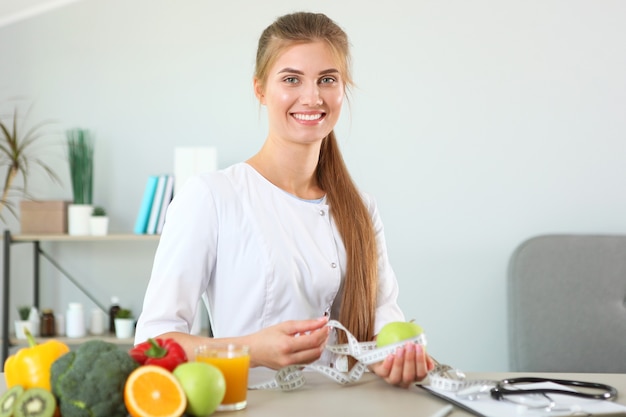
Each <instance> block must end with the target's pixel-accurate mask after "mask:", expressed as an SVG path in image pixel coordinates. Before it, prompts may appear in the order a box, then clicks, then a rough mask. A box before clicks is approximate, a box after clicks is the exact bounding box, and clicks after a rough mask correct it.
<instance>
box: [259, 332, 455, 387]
mask: <svg viewBox="0 0 626 417" xmlns="http://www.w3.org/2000/svg"><path fill="white" fill-rule="evenodd" d="M327 326H329V327H332V328H335V329H339V330H343V331H344V332H345V333H346V336H347V337H348V343H347V344H342V345H330V346H326V349H328V350H329V351H331V352H332V353H335V354H339V355H344V356H348V355H349V356H352V357H353V358H354V359H356V360H357V363H356V364H355V365H354V366H353V367H352V369H351V370H350V371H349V372H342V371H340V370H338V369H337V368H332V367H330V366H324V365H319V364H309V365H291V366H287V367H285V368H282V369H280V370H278V372H276V374H275V376H274V379H272V380H269V381H266V382H262V383H260V384H255V385H251V386H249V387H248V388H249V389H280V390H283V391H291V390H295V389H298V388H300V387H301V386H303V385H304V384H305V382H306V381H305V377H304V373H303V372H302V371H304V370H305V369H306V370H313V371H317V372H319V373H321V374H323V375H326V376H327V377H328V378H330V379H332V380H334V381H335V382H337V383H339V384H342V385H345V384H349V383H352V382H356V381H358V380H359V379H360V378H361V376H362V375H363V373H364V372H365V371H366V370H367V365H371V364H374V363H377V362H380V361H382V360H384V359H385V358H386V357H387V356H389V355H390V354H392V353H395V351H396V349H398V347H401V346H404V344H405V343H407V342H413V343H416V344H419V345H422V346H426V336H425V335H424V334H423V333H422V334H420V335H419V336H417V337H414V338H411V339H407V340H403V341H402V342H398V343H394V344H391V345H387V346H384V347H380V348H379V347H376V342H359V341H358V340H357V339H356V338H355V337H354V336H353V335H352V334H351V333H350V332H349V331H348V329H346V328H345V327H344V326H343V325H342V324H341V323H339V322H338V321H336V320H330V321H329V322H328V323H327ZM444 368H445V370H444ZM455 376H456V379H455ZM461 376H462V379H461ZM429 377H430V378H431V385H432V384H433V382H435V383H437V384H447V385H446V386H449V387H451V388H453V387H452V385H453V384H452V382H457V383H459V384H457V385H459V387H460V383H461V382H465V381H464V378H465V376H464V375H463V373H462V372H460V371H458V370H453V369H452V368H450V367H449V366H447V365H439V366H438V367H435V369H434V370H433V371H431V372H430V373H429ZM440 380H441V381H440ZM445 380H448V381H450V382H445ZM459 387H454V388H455V389H459Z"/></svg>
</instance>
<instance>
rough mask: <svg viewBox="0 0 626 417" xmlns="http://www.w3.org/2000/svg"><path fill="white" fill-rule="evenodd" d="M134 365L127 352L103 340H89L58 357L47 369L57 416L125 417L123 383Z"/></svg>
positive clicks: (135, 366)
mask: <svg viewBox="0 0 626 417" xmlns="http://www.w3.org/2000/svg"><path fill="white" fill-rule="evenodd" d="M138 366H139V364H138V363H137V362H135V360H134V359H133V358H131V357H130V355H129V354H128V352H126V351H124V350H122V349H120V348H119V347H118V346H117V345H115V344H113V343H109V342H105V341H103V340H90V341H88V342H85V343H83V344H81V345H80V346H79V347H78V348H77V349H76V350H75V351H70V352H68V353H66V354H65V355H63V356H61V357H60V358H58V359H57V360H56V361H55V362H54V363H53V364H52V368H51V369H50V383H51V385H52V393H53V394H54V396H55V397H56V398H57V401H58V403H59V407H60V411H61V415H62V416H63V417H118V416H119V417H126V416H127V415H128V411H126V406H125V405H124V384H125V383H126V379H127V378H128V375H129V374H130V373H131V372H132V371H133V370H134V369H135V368H137V367H138Z"/></svg>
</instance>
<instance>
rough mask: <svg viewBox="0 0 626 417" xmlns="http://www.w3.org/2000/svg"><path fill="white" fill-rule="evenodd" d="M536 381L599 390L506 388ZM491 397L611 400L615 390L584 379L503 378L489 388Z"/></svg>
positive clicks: (499, 398) (500, 398)
mask: <svg viewBox="0 0 626 417" xmlns="http://www.w3.org/2000/svg"><path fill="white" fill-rule="evenodd" d="M537 382H553V383H555V384H560V385H564V386H569V387H578V388H587V389H592V390H599V391H600V392H595V393H591V392H581V391H577V390H565V389H556V388H531V389H526V388H523V389H522V388H507V387H513V386H515V384H524V383H537ZM490 392H491V397H492V398H494V399H496V400H502V399H504V397H505V396H507V395H528V394H562V395H569V396H573V397H578V398H587V399H591V400H612V399H613V398H615V397H617V390H616V389H615V388H614V387H612V386H610V385H607V384H601V383H598V382H586V381H572V380H567V379H552V378H534V377H523V378H511V379H503V380H501V381H499V382H497V383H496V386H495V387H493V388H491V390H490Z"/></svg>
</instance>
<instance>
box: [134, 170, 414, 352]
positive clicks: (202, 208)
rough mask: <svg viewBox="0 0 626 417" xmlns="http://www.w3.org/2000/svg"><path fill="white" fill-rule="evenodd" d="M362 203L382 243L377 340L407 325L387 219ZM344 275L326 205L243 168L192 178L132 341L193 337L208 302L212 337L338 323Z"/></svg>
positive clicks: (162, 246) (169, 220) (180, 197)
mask: <svg viewBox="0 0 626 417" xmlns="http://www.w3.org/2000/svg"><path fill="white" fill-rule="evenodd" d="M364 199H365V202H366V205H367V207H368V209H369V212H370V213H371V215H372V220H373V224H374V228H375V230H376V238H377V243H378V259H379V260H378V268H379V290H378V305H377V309H376V323H375V331H376V332H378V331H379V330H380V328H381V327H382V326H383V325H384V324H385V323H387V322H390V321H398V320H404V315H403V313H402V311H401V310H400V308H399V306H398V304H397V295H398V285H397V281H396V277H395V274H394V272H393V270H392V268H391V266H390V264H389V260H388V258H387V249H386V244H385V238H384V234H383V225H382V222H381V219H380V217H379V214H378V211H377V208H376V205H375V202H374V201H373V200H372V199H371V198H369V197H368V196H367V195H365V194H364ZM345 265H346V253H345V248H344V246H343V243H342V240H341V237H340V235H339V232H338V231H337V228H336V226H335V223H334V221H333V220H332V219H331V218H330V216H329V206H328V205H326V204H325V200H322V202H321V203H317V202H310V201H304V200H301V199H298V198H296V197H294V196H293V195H291V194H288V193H286V192H284V191H283V190H281V189H279V188H278V187H276V186H275V185H273V184H272V183H270V182H269V181H267V180H266V179H265V178H264V177H263V176H261V175H260V174H259V173H258V172H257V171H256V170H254V169H253V168H252V167H251V166H250V165H248V164H246V163H238V164H235V165H233V166H231V167H229V168H226V169H224V170H221V171H217V172H212V173H206V174H201V175H197V176H194V177H191V178H190V179H189V180H187V182H186V184H185V186H184V187H183V189H182V190H180V191H179V192H178V193H177V194H176V197H175V198H174V200H173V201H172V203H171V204H170V206H169V208H168V210H167V214H166V222H165V225H164V227H163V232H162V235H161V239H160V242H159V246H158V248H157V251H156V255H155V258H154V264H153V269H152V275H151V277H150V282H149V284H148V288H147V290H146V294H145V299H144V304H143V311H142V313H141V315H140V317H139V321H138V323H137V330H136V337H135V341H136V343H140V342H143V341H145V340H146V339H147V338H148V337H154V336H157V335H159V334H162V333H165V332H171V331H178V332H186V333H188V332H189V331H190V329H191V326H192V324H193V320H194V316H195V314H196V308H197V307H198V306H199V304H198V300H199V299H200V297H201V296H202V294H203V293H206V295H207V296H208V299H209V301H210V306H211V317H212V320H213V323H212V326H213V333H214V336H215V337H229V336H240V335H245V334H250V333H253V332H256V331H258V330H261V329H262V328H264V327H267V326H271V325H274V324H277V323H279V322H282V321H285V320H302V319H313V318H318V317H321V316H322V315H324V313H325V312H330V313H331V318H333V319H336V318H337V314H338V311H339V307H340V306H339V303H340V299H341V297H338V293H339V291H340V287H341V282H342V279H343V277H344V276H345Z"/></svg>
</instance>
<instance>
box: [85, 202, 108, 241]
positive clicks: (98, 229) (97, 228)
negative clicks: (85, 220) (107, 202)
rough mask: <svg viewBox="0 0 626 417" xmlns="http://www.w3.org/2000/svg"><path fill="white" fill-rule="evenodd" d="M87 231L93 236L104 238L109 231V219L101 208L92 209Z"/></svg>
mask: <svg viewBox="0 0 626 417" xmlns="http://www.w3.org/2000/svg"><path fill="white" fill-rule="evenodd" d="M89 230H90V232H91V234H92V235H93V236H105V235H106V234H107V232H108V230H109V217H108V216H107V212H106V210H105V209H104V207H102V206H96V207H94V209H93V211H92V213H91V219H89Z"/></svg>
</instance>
